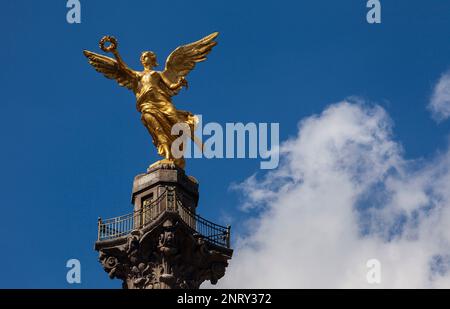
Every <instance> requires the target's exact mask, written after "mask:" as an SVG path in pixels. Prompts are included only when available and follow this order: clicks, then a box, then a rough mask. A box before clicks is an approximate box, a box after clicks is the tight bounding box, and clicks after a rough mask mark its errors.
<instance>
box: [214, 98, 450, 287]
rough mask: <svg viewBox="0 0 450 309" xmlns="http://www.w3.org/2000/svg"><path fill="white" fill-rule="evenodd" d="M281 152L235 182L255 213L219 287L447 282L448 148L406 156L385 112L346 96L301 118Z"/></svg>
mask: <svg viewBox="0 0 450 309" xmlns="http://www.w3.org/2000/svg"><path fill="white" fill-rule="evenodd" d="M281 151H282V153H281V159H282V161H281V165H280V167H279V168H278V169H277V170H274V171H270V172H268V173H266V174H265V176H264V177H262V178H261V179H258V178H257V177H250V178H249V179H247V180H246V181H245V183H244V184H242V186H241V188H245V189H244V192H243V193H244V195H245V196H246V197H247V200H246V201H245V202H244V204H245V207H246V208H247V209H248V208H251V207H256V208H255V210H256V211H257V212H258V213H259V216H258V218H256V219H253V220H251V221H249V223H248V225H249V229H248V231H247V233H245V235H244V234H242V235H241V237H240V238H239V239H238V241H237V242H236V243H235V256H234V257H233V259H232V260H231V263H230V266H229V268H228V270H227V274H226V276H225V277H224V278H222V279H221V280H220V281H219V283H218V287H224V288H350V287H352V288H370V287H384V288H419V287H447V288H449V287H450V207H449V206H450V152H448V153H445V154H442V155H440V156H439V157H436V158H435V159H433V160H431V161H429V162H422V161H413V162H411V161H406V160H405V159H404V158H403V156H402V149H401V146H400V145H399V144H398V143H396V142H395V141H394V140H393V138H392V136H391V120H390V119H389V117H388V115H387V114H386V112H385V111H384V110H383V109H382V108H381V107H378V106H374V107H373V106H372V107H369V106H365V105H363V104H360V103H351V102H341V103H337V104H334V105H331V106H330V107H329V108H327V109H326V110H325V111H324V112H323V113H322V114H321V115H317V116H312V117H309V118H307V119H305V120H303V121H302V122H301V123H300V125H299V133H298V136H297V137H295V138H293V139H291V140H289V141H287V142H285V143H284V144H283V145H282V146H281ZM261 206H263V207H261ZM372 258H376V259H378V260H379V261H380V262H381V284H380V285H369V284H368V283H367V281H366V274H367V272H368V270H369V269H368V268H367V267H366V262H367V261H368V260H369V259H372Z"/></svg>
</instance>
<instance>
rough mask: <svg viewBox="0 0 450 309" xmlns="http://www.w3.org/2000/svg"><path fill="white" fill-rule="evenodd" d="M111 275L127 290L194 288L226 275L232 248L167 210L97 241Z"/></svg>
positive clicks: (104, 263) (100, 258)
mask: <svg viewBox="0 0 450 309" xmlns="http://www.w3.org/2000/svg"><path fill="white" fill-rule="evenodd" d="M96 249H97V250H98V251H99V252H100V256H99V260H100V262H101V264H102V265H103V268H104V269H105V271H106V272H107V273H108V274H109V276H110V278H118V279H121V280H123V288H128V289H174V288H175V289H176V288H182V289H186V288H188V289H197V288H199V286H200V284H201V283H202V282H204V281H206V280H210V281H211V282H212V283H213V284H215V283H217V280H218V279H220V278H221V277H222V276H223V275H224V274H225V268H226V267H227V266H228V262H227V261H228V260H229V259H230V258H231V255H232V250H231V249H228V248H224V247H220V246H216V245H214V244H211V243H210V242H208V241H205V240H204V239H203V238H202V237H201V236H200V235H198V234H197V235H196V234H193V233H192V229H190V228H189V227H188V226H187V225H186V224H185V223H184V222H183V221H182V220H181V218H180V217H179V216H178V214H177V213H172V212H166V213H165V214H164V215H163V216H162V217H160V218H159V219H158V220H157V221H156V222H153V223H152V224H151V225H150V226H148V227H146V228H144V229H142V230H140V231H134V232H132V233H131V234H130V235H128V236H126V237H122V238H121V239H116V240H114V241H109V242H108V241H103V242H97V244H96Z"/></svg>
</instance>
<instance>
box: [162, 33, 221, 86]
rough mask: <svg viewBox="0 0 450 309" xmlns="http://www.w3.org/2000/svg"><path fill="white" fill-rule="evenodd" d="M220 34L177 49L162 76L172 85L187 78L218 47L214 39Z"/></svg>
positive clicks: (213, 34) (170, 56)
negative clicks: (198, 63) (197, 64)
mask: <svg viewBox="0 0 450 309" xmlns="http://www.w3.org/2000/svg"><path fill="white" fill-rule="evenodd" d="M218 35H219V33H218V32H214V33H211V34H210V35H208V36H206V37H204V38H203V39H201V40H198V41H197V42H194V43H190V44H187V45H183V46H180V47H178V48H177V49H175V50H174V51H173V52H172V53H171V54H170V55H169V57H167V60H166V67H165V69H164V71H163V72H162V73H161V74H164V77H165V78H166V79H167V80H169V81H170V82H172V83H177V82H178V81H179V80H180V78H181V77H185V76H186V75H187V74H188V73H189V72H190V71H191V70H192V69H194V67H195V64H196V63H197V62H201V61H205V60H206V55H207V54H208V53H209V52H210V51H211V49H212V48H213V47H214V46H216V45H217V42H216V41H214V39H215V38H216V37H217V36H218Z"/></svg>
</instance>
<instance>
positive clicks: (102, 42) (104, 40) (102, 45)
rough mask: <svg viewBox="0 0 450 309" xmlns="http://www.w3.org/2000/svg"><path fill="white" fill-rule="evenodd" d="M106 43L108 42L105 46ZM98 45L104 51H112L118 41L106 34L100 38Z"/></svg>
mask: <svg viewBox="0 0 450 309" xmlns="http://www.w3.org/2000/svg"><path fill="white" fill-rule="evenodd" d="M106 43H110V45H109V46H106V45H105V44H106ZM99 45H100V48H101V50H103V51H104V52H112V51H115V50H116V49H117V45H118V43H117V40H116V38H115V37H113V36H109V35H106V36H104V37H103V38H102V39H101V40H100V43H99Z"/></svg>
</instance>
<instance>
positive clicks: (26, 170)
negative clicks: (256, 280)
mask: <svg viewBox="0 0 450 309" xmlns="http://www.w3.org/2000/svg"><path fill="white" fill-rule="evenodd" d="M381 2H382V5H383V7H382V23H381V24H379V25H369V24H368V23H367V22H366V19H365V15H366V12H367V8H366V5H365V4H366V2H365V1H356V0H355V1H345V2H344V1H317V0H314V1H312V0H311V1H272V2H259V3H258V4H255V2H253V1H252V2H250V1H248V2H247V3H244V2H243V1H220V2H219V1H214V3H212V1H195V2H192V3H188V2H187V1H168V2H167V3H162V1H133V2H123V1H105V0H102V1H101V0H97V1H86V0H85V1H83V0H81V4H82V11H81V12H82V23H81V24H68V23H67V22H66V12H67V8H66V6H65V4H66V1H45V2H44V1H39V2H38V1H21V0H18V1H9V2H5V3H3V4H2V8H1V11H0V29H1V30H0V31H1V34H2V36H1V37H2V44H1V45H2V46H1V48H0V57H1V59H2V62H3V65H2V70H1V73H0V78H1V79H0V84H1V85H2V86H1V87H2V89H3V91H2V100H1V104H0V117H1V120H0V129H1V130H0V132H1V145H2V148H1V149H2V151H1V152H0V162H1V171H2V173H1V175H2V176H1V177H0V188H1V192H2V205H3V207H2V213H3V224H1V230H0V231H1V233H2V235H4V242H3V245H2V253H3V254H2V255H1V258H0V262H1V263H2V265H5V267H3V275H2V279H0V287H2V288H7V287H23V288H77V287H81V288H109V287H116V288H117V287H120V282H119V281H117V280H116V281H111V280H109V279H108V277H107V274H106V273H104V271H103V270H102V268H101V267H100V264H99V263H98V262H97V252H95V251H94V250H93V246H94V242H95V239H96V222H97V217H98V216H102V217H104V218H107V217H112V216H117V215H121V214H125V213H128V212H130V211H131V209H132V206H131V205H130V191H131V185H132V180H133V177H134V175H136V174H138V173H142V172H144V171H145V169H146V167H147V166H148V164H150V163H152V162H154V161H155V160H157V159H158V157H157V155H156V152H155V150H154V148H153V145H152V144H151V140H150V138H149V136H148V133H147V132H146V130H145V128H144V127H143V126H142V124H141V122H140V120H139V113H138V112H137V111H136V109H135V101H134V97H133V95H132V94H131V93H130V92H128V90H126V89H124V88H119V87H118V86H117V85H116V83H114V82H113V81H110V80H107V79H105V78H103V77H102V76H101V75H99V74H98V73H96V72H95V71H94V70H93V69H92V68H91V67H90V66H89V65H88V64H87V62H86V59H85V58H84V56H83V54H82V50H83V49H89V50H92V51H94V52H100V51H99V48H98V41H99V39H100V38H101V37H102V36H103V35H107V34H109V35H114V36H115V37H116V38H118V40H119V50H120V52H121V54H122V57H123V58H124V60H125V61H126V62H127V63H128V64H129V65H130V66H131V67H133V68H135V69H140V64H139V55H140V52H141V51H143V50H153V51H155V52H156V54H157V55H158V57H159V59H158V60H159V63H160V64H163V63H164V60H165V58H166V57H167V55H168V54H169V53H170V52H171V51H172V50H173V49H174V48H175V47H177V46H178V45H181V44H184V43H189V42H191V41H194V40H197V39H199V38H201V37H202V36H204V35H207V34H209V33H211V32H214V31H219V32H220V36H219V38H218V41H219V45H218V46H217V47H216V48H215V49H214V50H213V52H212V53H211V54H210V56H209V58H208V60H207V61H206V62H204V63H201V64H199V65H198V66H197V67H196V69H195V71H193V72H192V73H191V74H190V75H189V76H188V80H189V82H190V88H189V90H188V91H182V92H181V94H180V95H179V96H178V97H176V98H175V100H174V103H175V104H176V105H177V106H179V107H180V108H182V109H187V110H190V111H192V112H194V113H199V114H202V115H203V120H204V121H215V122H219V123H226V122H244V123H246V122H256V123H258V122H279V123H280V139H281V140H286V139H287V138H289V137H293V136H295V135H296V134H297V126H298V122H299V121H300V120H301V119H303V118H305V117H309V116H311V115H313V114H319V113H321V112H322V111H323V110H324V109H325V108H326V107H327V106H329V104H331V103H334V102H338V101H341V100H343V99H345V98H347V97H349V96H358V97H360V98H362V99H364V100H365V101H367V102H371V103H376V104H378V105H380V106H381V107H383V108H384V109H385V110H386V112H387V113H388V114H389V116H390V117H391V119H392V122H393V123H395V126H394V128H393V130H394V140H395V141H398V142H399V143H401V145H402V146H403V148H404V156H405V158H431V157H434V156H435V155H436V153H438V152H440V151H443V150H444V149H445V148H446V147H447V144H448V133H449V132H450V122H449V121H447V122H442V123H440V124H437V123H436V122H435V121H433V119H432V118H431V117H430V113H429V112H428V110H427V108H426V106H427V104H428V102H429V100H430V97H431V95H432V92H433V87H434V85H435V84H436V82H437V81H438V80H439V78H440V76H441V74H442V73H443V72H445V71H447V70H448V69H449V68H450V58H449V55H450V41H449V40H448V38H449V34H450V18H449V12H450V2H446V1H439V0H433V1H427V2H424V1H418V0H414V1H406V0H402V1H381ZM187 172H188V173H189V174H191V175H194V176H195V177H196V178H197V179H198V180H199V181H200V190H201V191H200V194H201V197H200V204H199V208H198V210H199V212H200V213H201V214H202V215H203V216H204V217H206V218H209V219H212V220H213V221H217V222H218V223H228V220H230V219H231V223H232V225H233V230H234V231H237V232H238V233H239V231H242V230H245V226H244V222H245V220H244V219H246V218H248V217H250V216H252V215H254V214H255V211H257V210H253V211H250V213H243V212H242V211H240V210H239V205H240V201H241V196H240V194H239V193H238V192H234V191H232V190H230V185H231V184H232V183H239V182H242V181H244V180H245V179H246V178H248V177H249V176H251V175H252V174H254V173H256V172H258V173H260V174H261V171H259V161H258V160H250V159H234V160H206V159H201V160H199V159H196V160H188V162H187ZM71 258H77V259H79V260H80V261H81V264H82V284H80V285H69V284H67V282H66V280H65V276H66V271H67V269H66V267H65V263H66V261H67V260H69V259H71Z"/></svg>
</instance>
